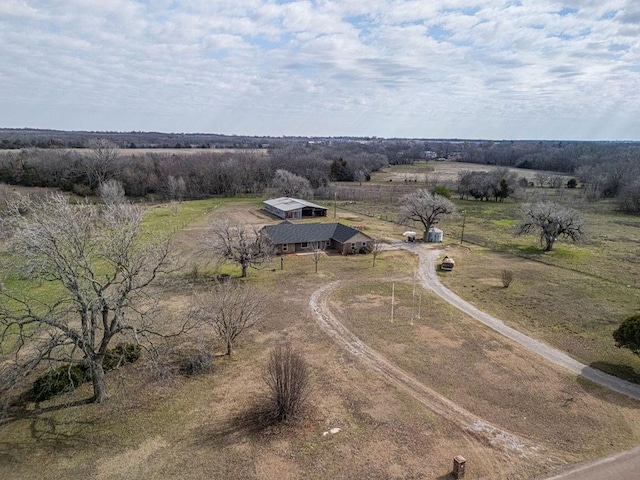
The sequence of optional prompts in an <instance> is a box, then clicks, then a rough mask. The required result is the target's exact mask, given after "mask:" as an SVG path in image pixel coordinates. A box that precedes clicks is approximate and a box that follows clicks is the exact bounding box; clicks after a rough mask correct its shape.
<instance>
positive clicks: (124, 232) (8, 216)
mask: <svg viewBox="0 0 640 480" xmlns="http://www.w3.org/2000/svg"><path fill="white" fill-rule="evenodd" d="M141 219H142V209H141V208H140V207H139V206H136V205H131V204H129V203H125V202H123V201H120V202H117V201H107V202H106V203H105V204H104V205H101V206H100V207H96V206H94V205H90V204H89V203H86V202H85V203H81V204H79V205H73V204H71V203H70V202H69V200H68V198H67V197H65V196H63V195H61V194H53V195H50V196H47V197H44V198H27V197H19V198H17V199H15V200H13V199H12V200H11V201H10V202H9V204H8V208H7V211H6V212H5V216H4V217H3V219H2V220H3V225H2V227H3V228H6V229H9V230H10V231H11V232H12V234H11V236H10V238H9V240H8V242H9V248H10V252H11V253H12V254H13V255H11V256H5V257H3V259H4V263H5V265H3V268H2V270H3V271H4V272H5V273H6V274H7V275H8V276H9V277H10V279H11V280H12V281H7V282H5V288H4V289H2V291H0V329H1V330H0V341H1V342H2V346H3V348H4V349H5V350H4V352H5V353H6V352H7V351H8V350H7V349H10V350H11V353H12V355H13V356H14V358H16V359H18V360H19V363H21V365H22V366H23V367H24V368H25V370H24V371H25V372H26V368H27V367H33V366H35V365H37V364H38V363H39V362H40V361H41V360H43V359H44V360H49V361H52V362H58V363H59V362H64V363H82V364H84V365H86V366H87V367H88V369H89V373H90V378H91V382H92V383H93V393H94V395H93V400H94V401H95V402H102V401H103V400H105V399H106V398H107V386H106V380H105V372H104V369H103V365H102V361H103V359H104V357H105V354H106V353H107V349H108V347H109V346H110V345H111V343H112V341H113V340H114V339H116V338H124V337H125V336H127V335H128V336H129V337H130V338H132V339H135V341H142V340H143V339H144V338H145V337H146V336H148V335H150V334H152V333H153V328H152V327H153V325H152V324H151V320H152V319H153V318H155V315H153V316H151V315H149V313H150V312H152V311H153V310H154V306H155V302H154V300H153V299H152V298H150V296H149V288H148V287H149V286H151V285H152V284H153V283H154V281H155V280H156V279H157V277H158V275H160V274H161V273H162V272H164V271H168V270H167V269H168V267H169V265H170V255H169V254H170V243H169V240H168V238H167V239H151V238H147V237H144V238H143V236H142V235H141V233H140V221H141ZM11 259H13V260H14V261H15V263H14V264H12V265H7V262H9V261H11ZM20 275H22V276H25V275H28V276H30V277H31V279H37V280H39V281H40V282H42V284H43V285H47V286H46V288H45V290H44V291H43V290H41V291H40V292H39V293H38V292H34V293H32V292H31V289H30V288H28V287H25V285H24V284H22V283H21V282H18V281H16V278H17V277H18V276H20ZM152 317H153V318H152Z"/></svg>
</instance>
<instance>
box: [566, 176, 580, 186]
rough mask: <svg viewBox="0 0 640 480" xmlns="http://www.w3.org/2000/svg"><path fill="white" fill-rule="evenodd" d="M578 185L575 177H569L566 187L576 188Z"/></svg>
mask: <svg viewBox="0 0 640 480" xmlns="http://www.w3.org/2000/svg"><path fill="white" fill-rule="evenodd" d="M577 186H578V181H577V180H576V179H575V178H570V179H569V180H567V188H576V187H577Z"/></svg>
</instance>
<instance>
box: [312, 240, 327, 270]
mask: <svg viewBox="0 0 640 480" xmlns="http://www.w3.org/2000/svg"><path fill="white" fill-rule="evenodd" d="M309 247H310V248H311V258H313V263H314V264H315V266H316V273H318V263H319V262H320V258H321V257H322V254H323V253H324V251H325V249H326V243H325V242H324V241H320V242H311V243H310V244H309Z"/></svg>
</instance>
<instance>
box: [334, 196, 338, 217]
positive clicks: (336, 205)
mask: <svg viewBox="0 0 640 480" xmlns="http://www.w3.org/2000/svg"><path fill="white" fill-rule="evenodd" d="M337 209H338V193H337V192H333V218H336V210H337Z"/></svg>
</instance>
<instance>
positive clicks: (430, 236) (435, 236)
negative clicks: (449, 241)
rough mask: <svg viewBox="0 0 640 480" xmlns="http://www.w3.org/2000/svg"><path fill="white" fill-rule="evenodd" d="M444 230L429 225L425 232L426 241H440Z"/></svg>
mask: <svg viewBox="0 0 640 480" xmlns="http://www.w3.org/2000/svg"><path fill="white" fill-rule="evenodd" d="M443 237H444V232H443V231H442V230H440V229H439V228H436V227H431V228H430V229H429V232H428V233H427V242H431V243H442V239H443Z"/></svg>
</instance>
